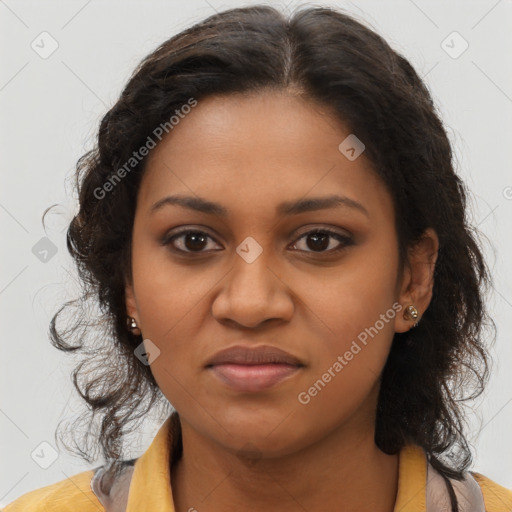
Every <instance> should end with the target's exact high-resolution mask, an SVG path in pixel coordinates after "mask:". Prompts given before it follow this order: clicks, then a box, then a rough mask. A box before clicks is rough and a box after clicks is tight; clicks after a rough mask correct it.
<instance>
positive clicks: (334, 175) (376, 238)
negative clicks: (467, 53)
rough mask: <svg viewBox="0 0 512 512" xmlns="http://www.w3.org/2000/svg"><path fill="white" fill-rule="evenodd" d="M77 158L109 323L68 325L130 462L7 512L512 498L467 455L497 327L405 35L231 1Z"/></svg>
mask: <svg viewBox="0 0 512 512" xmlns="http://www.w3.org/2000/svg"><path fill="white" fill-rule="evenodd" d="M77 172H78V175H77V178H78V179H77V186H78V192H79V201H80V210H79V212H78V214H77V215H76V216H75V218H74V219H73V221H72V222H71V225H70V227H69V231H68V246H69V249H70V251H71V254H72V255H73V257H74V258H75V260H76V263H77V265H78V269H79V271H80V276H81V278H82V282H83V284H84V295H83V297H82V303H80V304H81V305H82V306H83V311H84V312H85V311H86V310H85V306H86V305H87V304H88V301H89V300H93V301H94V300H97V301H98V302H99V304H100V306H101V311H102V312H103V314H104V316H103V317H102V318H100V321H101V322H103V323H99V324H98V325H103V326H106V333H107V334H110V335H104V336H98V335H97V332H94V331H93V330H92V323H93V322H92V320H91V319H90V318H87V319H86V322H87V323H88V324H91V325H89V326H88V330H87V333H89V334H90V333H94V334H95V335H90V339H88V338H87V337H85V339H84V333H83V331H82V327H83V325H84V318H83V317H82V318H80V317H78V318H77V320H76V325H75V326H74V327H75V329H74V330H69V329H68V330H67V331H66V332H64V333H63V332H60V331H59V330H58V329H57V327H56V317H57V316H58V314H57V315H56V317H55V318H54V321H53V324H52V337H53V341H54V343H55V345H56V346H57V347H58V348H60V349H62V350H66V351H78V352H80V351H82V352H83V354H84V360H83V362H82V364H81V365H80V366H79V367H78V368H77V369H76V371H75V374H74V380H75V385H76V387H77V389H78V390H79V392H80V393H81V395H82V397H83V398H84V400H85V401H86V402H87V404H88V406H89V408H90V411H91V413H92V417H89V416H87V415H86V416H84V418H83V419H84V421H86V422H87V425H89V424H91V423H92V425H93V426H94V425H96V426H97V428H98V429H99V432H98V434H97V438H94V437H93V440H94V443H95V446H96V447H98V448H101V450H102V455H103V456H104V458H105V461H104V462H105V463H104V464H103V465H101V466H97V467H96V468H95V469H93V470H91V471H86V472H83V473H80V474H78V475H75V476H73V477H71V478H70V479H67V480H63V481H62V482H59V483H57V484H53V485H50V486H48V487H45V488H43V489H39V490H35V491H32V492H31V493H28V494H26V495H25V496H22V497H21V498H19V499H18V500H16V501H15V502H13V503H12V504H11V505H9V506H8V507H7V508H6V509H5V510H6V512H15V511H21V510H23V511H36V510H37V511H38V510H56V511H60V510H74V511H78V510H80V511H82V510H83V511H93V510H94V511H95V510H107V511H121V510H122V511H124V510H126V511H129V512H135V511H138V512H139V511H149V510H158V511H172V510H175V511H177V512H185V511H189V512H190V511H195V510H197V511H199V512H201V511H224V510H228V509H232V508H235V507H238V508H239V509H242V510H244V511H248V512H251V511H260V510H262V509H268V510H277V509H279V510H281V511H283V510H284V511H296V510H308V511H313V510H344V511H356V510H357V511H372V512H375V511H379V512H391V511H395V512H396V511H404V512H405V511H407V512H409V511H410V512H420V511H421V512H423V511H428V512H433V511H440V510H452V511H455V510H458V511H472V512H476V511H480V512H481V511H484V510H486V511H489V512H498V511H510V510H512V492H511V491H509V490H507V489H505V488H504V487H502V486H500V485H499V484H498V483H495V482H493V481H491V480H490V479H488V478H486V477H485V476H483V475H481V474H479V473H476V472H471V471H469V469H468V468H469V466H470V464H471V461H472V457H471V453H470V450H469V447H468V444H467V442H466V439H465V436H464V429H463V420H464V414H463V410H462V409H461V404H460V403H461V401H462V400H463V399H467V398H470V397H474V396H477V395H479V394H480V393H481V392H482V390H483V387H484V385H485V382H486V379H487V375H488V367H487V347H486V345H485V343H484V340H483V327H484V326H485V325H486V323H489V324H492V321H491V320H490V318H488V315H487V313H486V309H485V305H484V303H483V293H484V288H485V286H486V285H488V284H489V283H490V276H489V273H488V269H487V266H486V263H485V261H484V259H483V256H482V252H481V249H480V247H479V243H478V240H477V238H476V230H475V229H474V228H473V227H472V226H470V225H469V224H468V222H467V217H466V213H467V212H466V189H465V186H464V184H463V182H462V181H461V180H460V178H459V177H458V176H457V175H456V173H455V172H454V169H453V166H452V150H451V147H450V143H449V141H448V138H447V135H446V132H445V130H444V128H443V125H442V122H441V120H440V119H439V117H438V115H437V113H436V110H435V107H434V104H433V101H432V99H431V97H430V94H429V92H428V91H427V89H426V87H425V85H424V84H423V83H422V81H421V80H420V79H419V77H418V75H417V74H416V72H415V71H414V70H413V68H412V67H411V65H410V64H409V63H408V62H407V61H406V60H405V59H404V58H403V57H402V56H400V55H399V54H397V53H396V52H395V51H393V50H392V49H391V48H390V47H389V45H388V44H387V43H386V42H385V41H384V40H383V39H382V38H381V37H380V36H378V35H377V34H376V33H374V32H373V31H371V30H369V29H368V28H366V27H365V26H363V25H362V24H361V23H359V22H357V21H355V20H354V19H352V18H351V17H349V16H348V15H346V14H344V13H342V12H339V11H335V10H331V9H327V8H308V9H304V10H301V11H299V12H297V13H296V14H294V15H293V16H292V17H291V18H290V19H286V18H285V17H284V16H283V15H282V14H280V13H279V12H278V11H276V10H275V9H273V8H271V7H264V6H256V7H250V8H243V9H234V10H229V11H225V12H222V13H220V14H217V15H215V16H212V17H210V18H208V19H207V20H205V21H204V22H202V23H200V24H198V25H195V26H193V27H192V28H190V29H188V30H186V31H184V32H182V33H181V34H179V35H177V36H175V37H173V38H171V39H170V40H169V41H167V42H165V43H164V44H162V45H161V46H160V47H159V48H158V49H157V50H156V51H155V52H154V53H152V54H151V55H149V56H148V57H147V58H146V59H145V60H144V61H143V62H142V63H141V64H140V66H139V67H138V68H137V70H136V71H135V73H134V74H133V76H132V77H131V79H130V81H129V83H128V84H127V86H126V87H125V89H124V91H123V92H122V94H121V96H120V98H119V100H118V102H117V103H116V104H115V105H114V107H113V108H112V109H111V110H110V111H109V112H108V113H107V114H106V115H105V117H104V119H103V120H102V122H101V126H100V129H99V137H98V143H97V147H96V148H95V149H94V150H93V151H92V152H90V153H88V154H86V155H84V157H83V158H82V159H81V160H80V161H79V165H78V171H77ZM87 333H86V334H87ZM78 338H80V340H78ZM156 404H163V405H164V410H165V411H166V414H167V418H166V420H165V421H164V423H163V424H162V426H161V428H160V430H159V432H158V434H157V436H156V437H155V439H154V441H153V442H152V444H151V446H150V447H149V448H148V450H147V451H146V452H145V453H144V454H143V455H142V456H141V457H139V458H138V459H132V460H125V459H123V450H122V448H123V443H122V441H123V438H124V435H125V434H126V433H127V432H128V431H129V430H130V428H131V429H133V428H135V427H136V426H137V421H140V420H141V419H143V418H144V417H145V416H146V415H147V413H148V412H149V410H150V409H151V408H152V407H153V406H154V405H156ZM169 404H172V407H173V409H172V413H171V414H168V412H169V411H170V409H166V408H165V406H166V405H169ZM95 422H96V423H95ZM93 431H94V429H93V428H92V427H91V428H90V429H89V431H88V435H87V437H86V439H85V441H86V445H87V446H86V448H87V449H85V448H82V449H81V452H82V453H83V454H84V456H85V457H87V456H89V458H88V459H87V460H93V459H92V457H91V456H90V454H89V453H88V452H89V450H88V448H89V447H90V443H89V444H88V441H89V437H88V436H89V434H90V433H91V432H93ZM91 435H92V434H91ZM77 446H78V445H77ZM82 446H84V445H83V444H82Z"/></svg>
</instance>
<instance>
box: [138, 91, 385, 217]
mask: <svg viewBox="0 0 512 512" xmlns="http://www.w3.org/2000/svg"><path fill="white" fill-rule="evenodd" d="M349 135H351V131H350V129H349V127H348V126H346V125H345V124H344V123H343V122H341V121H340V120H338V119H337V118H335V117H334V116H333V115H332V114H330V113H329V112H328V109H326V108H325V107H323V106H321V105H319V104H317V103H314V102H312V101H308V100H305V99H302V98H300V97H298V96H294V95H291V94H287V93H284V92H275V91H266V92H259V93H252V94H250V95H240V94H236V95H225V96H213V97H208V98H206V99H204V100H199V101H198V104H197V106H196V107H194V108H193V109H192V111H191V112H190V113H188V114H187V115H184V116H183V117H182V118H181V119H180V120H179V123H178V124H177V125H175V126H174V128H173V129H172V131H171V132H170V133H169V134H168V135H166V136H165V137H164V138H163V140H162V141H161V142H160V143H159V144H158V145H157V147H156V148H155V149H153V150H152V152H151V153H150V154H149V156H148V162H147V165H146V172H145V175H144V178H143V180H142V183H141V188H140V191H139V200H138V204H140V205H141V207H144V208H146V209H148V208H150V207H151V206H152V205H153V204H154V203H155V202H156V201H158V200H160V199H162V198H163V197H165V196H166V195H171V194H177V193H178V194H186V195H188V196H190V195H197V196H199V197H201V198H206V199H209V200H211V201H215V202H220V203H223V204H224V205H225V206H226V209H227V210H228V213H229V212H231V211H232V212H233V213H236V212H237V208H238V207H239V206H241V205H242V204H247V205H252V206H253V209H252V211H253V212H254V206H255V205H258V207H259V211H261V212H263V211H265V212H267V213H270V212H271V211H274V210H275V207H276V206H277V205H278V204H281V203H283V201H287V200H288V201H291V200H295V199H298V198H301V197H304V198H305V197H308V196H314V197H319V196H325V195H332V194H339V195H343V196H347V197H350V198H352V199H354V200H357V201H358V202H361V203H364V204H365V206H367V207H368V209H373V210H374V211H373V215H383V214H387V215H389V214H390V212H391V210H390V209H392V204H391V198H390V197H389V194H388V192H387V189H386V188H385V186H384V184H383V182H382V181H381V180H380V178H379V177H378V176H377V175H376V174H375V173H374V171H373V169H372V167H371V164H370V162H369V160H368V159H367V158H366V157H365V155H364V152H363V153H362V154H361V155H360V156H359V157H357V158H356V159H355V160H350V159H348V158H347V157H346V156H345V154H343V153H342V152H341V151H340V149H339V146H340V144H341V143H342V142H343V141H344V140H345V139H346V138H347V137H348V136H349ZM238 213H243V212H242V211H240V212H238ZM276 214H277V210H276Z"/></svg>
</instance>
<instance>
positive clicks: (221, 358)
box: [205, 345, 305, 392]
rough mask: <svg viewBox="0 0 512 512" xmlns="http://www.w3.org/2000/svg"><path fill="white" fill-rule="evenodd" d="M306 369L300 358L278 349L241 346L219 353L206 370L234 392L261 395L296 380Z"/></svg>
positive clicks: (207, 365)
mask: <svg viewBox="0 0 512 512" xmlns="http://www.w3.org/2000/svg"><path fill="white" fill-rule="evenodd" d="M304 366H305V365H304V364H303V363H302V362H301V361H300V360H299V359H298V358H296V357H295V356H292V355H291V354H289V353H287V352H285V351H283V350H281V349H278V348H276V347H270V346H259V347H253V348H247V347H244V346H241V345H238V346H234V347H229V348H227V349H224V350H222V351H220V352H217V354H215V355H214V357H213V358H212V359H210V361H209V362H208V363H207V364H206V366H205V368H206V369H207V370H209V371H210V372H211V373H212V374H213V375H214V376H215V377H216V378H217V379H219V380H220V381H222V382H223V383H224V384H227V385H228V386H229V387H230V388H232V389H235V390H237V391H244V392H258V391H264V390H266V389H269V388H271V387H274V386H276V385H277V384H278V383H280V382H282V381H284V380H286V379H288V378H290V377H292V376H293V375H295V374H297V373H298V372H299V370H300V369H301V368H303V367H304Z"/></svg>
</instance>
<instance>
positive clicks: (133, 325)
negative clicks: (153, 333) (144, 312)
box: [127, 316, 140, 334]
mask: <svg viewBox="0 0 512 512" xmlns="http://www.w3.org/2000/svg"><path fill="white" fill-rule="evenodd" d="M127 323H128V329H130V330H131V331H134V330H135V329H139V326H138V325H137V321H136V320H135V318H133V316H129V317H128V318H127ZM134 334H140V332H139V333H134Z"/></svg>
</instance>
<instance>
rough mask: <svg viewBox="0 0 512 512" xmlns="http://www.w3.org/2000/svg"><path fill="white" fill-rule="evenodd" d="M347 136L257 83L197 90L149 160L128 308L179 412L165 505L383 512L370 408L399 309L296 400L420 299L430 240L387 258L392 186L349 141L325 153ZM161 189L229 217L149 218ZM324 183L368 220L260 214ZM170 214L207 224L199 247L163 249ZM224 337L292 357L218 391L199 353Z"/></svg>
mask: <svg viewBox="0 0 512 512" xmlns="http://www.w3.org/2000/svg"><path fill="white" fill-rule="evenodd" d="M350 133H351V132H350V129H349V128H348V127H347V126H345V125H344V124H343V123H341V122H340V121H339V120H336V119H335V118H334V117H333V116H331V115H329V113H328V112H326V110H325V109H323V108H322V107H320V106H319V105H317V104H315V103H313V102H312V101H310V100H304V99H301V98H300V97H299V96H297V95H294V94H293V93H291V92H288V91H280V92H276V91H263V92H262V91H259V92H258V93H252V94H251V95H229V96H222V97H219V96H217V97H210V98H207V99H204V100H201V101H199V102H198V105H197V106H196V107H195V108H194V109H193V110H192V112H191V113H190V114H188V115H187V116H186V117H185V118H184V119H183V120H181V121H180V123H179V125H177V126H175V127H174V129H173V131H172V132H171V133H170V134H169V135H167V137H166V138H164V139H163V140H162V142H161V143H160V144H159V145H158V146H157V147H156V148H155V149H154V150H153V151H152V152H151V153H150V155H149V157H148V158H149V159H148V162H147V169H146V173H145V175H144V178H143V180H142V182H141V186H140V190H139V193H138V201H137V209H136V214H135V220H134V226H133V245H132V250H133V253H132V276H133V280H132V281H131V282H127V284H126V307H127V313H128V314H129V315H130V316H133V317H134V318H135V319H136V321H137V324H138V325H139V326H140V329H141V332H142V335H143V337H144V339H150V340H151V341H152V343H154V344H155V345H156V346H157V347H158V348H159V350H160V354H159V355H158V357H157V358H156V359H155V360H154V361H153V362H152V364H151V371H152V373H153V375H154V376H155V379H156V381H157V383H158V385H159V387H160V388H161V390H162V392H163V394H164V395H165V396H166V398H167V399H168V400H169V401H170V402H171V403H172V404H173V406H174V407H175V408H176V409H177V411H178V412H179V414H180V418H181V424H182V432H183V457H182V458H181V459H180V461H179V462H178V463H177V465H176V466H175V467H174V468H173V471H172V475H171V482H172V489H173V499H174V502H175V507H176V510H177V512H184V511H187V510H189V509H190V508H191V507H194V508H196V509H197V510H198V511H200V512H203V511H221V510H228V509H234V508H236V507H241V509H242V510H245V511H248V512H252V511H258V512H260V511H261V510H281V511H292V510H293V511H296V510H308V511H313V510H339V509H340V508H339V507H340V504H343V510H345V511H359V512H361V511H372V512H376V511H382V512H391V511H392V510H393V506H394V503H395V499H396V492H397V485H398V456H397V455H387V454H385V453H383V452H382V451H381V450H380V449H379V448H378V447H377V446H376V444H375V441H374V432H375V411H376V406H377V396H378V390H379V375H380V373H381V371H382V369H383V367H384V364H385V361H386V358H387V355H388V353H389V350H390V347H391V342H392V339H393V335H394V333H395V332H404V331H407V330H408V329H410V328H411V327H412V325H413V323H414V321H413V320H407V319H405V318H404V317H403V310H402V311H401V312H399V313H397V314H396V315H395V316H394V318H393V319H392V320H389V321H388V322H387V323H384V327H383V328H382V329H381V330H380V331H379V332H378V334H377V335H375V336H374V337H373V338H369V341H368V343H367V345H366V346H364V348H363V349H362V350H361V351H360V352H359V353H358V354H357V355H356V356H354V358H353V359H352V360H351V361H350V362H349V363H348V364H347V365H346V366H344V368H343V370H342V371H341V372H339V373H338V374H336V377H334V378H332V379H331V381H330V382H329V383H328V384H327V385H326V386H325V387H324V388H323V389H322V390H321V392H319V393H318V394H317V395H316V396H314V397H312V398H311V400H310V401H309V403H307V404H302V403H300V402H299V401H298V398H297V397H298V394H299V393H300V392H304V391H307V390H308V389H309V388H310V387H311V385H312V384H313V383H314V382H315V381H317V380H318V379H319V378H321V376H322V374H324V373H325V372H326V371H327V369H328V368H330V367H332V365H333V363H334V362H335V361H336V360H337V357H338V356H339V355H343V354H344V353H345V352H346V351H347V350H348V349H349V348H350V346H351V343H352V341H353V340H356V339H357V336H358V334H360V333H361V332H362V331H364V329H365V328H367V327H369V326H373V325H374V324H375V322H376V321H377V320H378V319H379V318H380V315H381V314H384V313H386V311H387V310H390V308H392V304H393V303H400V304H401V306H402V307H403V308H404V309H405V307H406V306H408V305H410V304H414V305H415V306H416V308H417V309H418V312H419V316H420V317H421V315H422V314H423V312H424V311H425V310H426V308H427V307H428V304H429V302H430V300H431V297H432V286H433V272H434V265H435V261H436V257H437V250H438V239H437V236H436V234H435V232H434V231H432V230H428V231H427V232H426V233H425V237H424V239H423V240H422V241H421V242H420V243H418V244H417V245H416V246H414V247H411V248H410V251H409V261H408V265H406V266H405V268H404V269H399V268H398V245H397V244H398V241H397V235H396V231H395V224H394V222H395V218H394V207H393V202H392V199H391V196H390V195H389V193H388V191H387V189H386V187H385V186H384V184H383V182H381V180H380V178H379V177H378V176H377V175H376V174H375V173H374V172H373V171H372V169H371V165H370V162H369V160H368V159H367V158H366V157H365V154H364V152H363V153H362V154H361V155H360V156H359V157H358V158H357V159H355V160H354V161H350V160H349V159H347V158H346V157H345V156H344V155H343V154H342V153H341V152H340V151H339V150H338V146H339V144H340V143H341V141H343V140H344V139H345V138H346V137H347V136H348V135H349V134H350ZM171 194H183V195H191V196H199V197H201V198H204V199H207V200H210V201H215V202H217V203H220V204H221V205H222V206H224V207H225V208H227V209H228V211H229V213H228V215H227V216H226V217H225V218H223V217H221V216H219V215H211V214H206V213H201V212H196V211H193V210H189V209H185V208H182V207H180V206H177V205H166V206H164V207H162V208H160V209H159V210H157V211H155V212H153V213H151V207H152V205H154V204H155V203H156V202H157V201H159V200H161V199H162V198H164V197H166V196H169V195H171ZM331 194H339V195H344V196H348V197H350V198H351V199H353V200H355V201H357V202H359V203H360V204H362V205H363V206H364V208H365V209H366V210H367V212H368V216H366V215H365V214H364V213H362V212H361V211H359V210H358V209H355V208H351V207H347V206H343V207H331V208H328V209H324V210H318V211H310V212H303V213H300V214H297V215H291V216H284V215H277V214H276V213H275V209H276V206H277V205H278V204H280V203H281V202H283V201H293V200H297V199H304V198H306V197H307V198H310V197H322V196H328V195H331ZM185 226H186V227H188V228H190V229H196V230H200V231H202V232H204V233H205V234H206V235H208V237H207V238H206V240H205V241H204V243H203V245H202V246H201V245H200V244H199V246H198V245H194V243H193V242H192V243H191V242H190V240H188V243H187V238H186V237H185V236H182V237H180V238H178V239H175V240H174V245H173V244H172V243H169V244H168V245H167V246H165V245H162V244H161V240H162V239H163V238H164V237H165V235H166V234H169V233H171V234H172V233H176V232H177V231H178V229H177V228H178V227H180V229H182V228H183V227H185ZM314 228H324V229H325V228H329V229H331V230H333V231H336V232H338V233H340V234H341V235H348V236H350V237H351V238H352V240H353V243H352V244H349V245H346V246H343V242H339V241H337V240H336V238H334V237H332V238H329V239H328V241H329V245H328V247H327V242H326V248H324V249H320V250H319V249H315V248H317V247H318V245H316V246H315V244H314V240H313V241H311V237H308V236H303V235H304V234H305V233H308V232H309V231H311V230H312V229H314ZM248 236H250V237H252V238H253V239H255V240H256V241H257V243H258V244H259V245H260V246H261V248H262V253H261V254H260V255H259V256H258V257H257V258H256V260H255V261H253V262H252V263H248V262H247V261H246V260H244V259H243V258H242V257H240V256H239V255H238V253H237V252H236V248H237V247H238V246H239V245H240V244H241V243H242V242H243V241H244V240H245V238H246V237H248ZM173 246H174V247H175V248H178V249H182V250H183V251H186V250H188V251H189V253H188V254H184V255H177V254H175V253H173V252H172V247H173ZM337 247H342V250H341V251H340V252H337V253H335V252H333V251H332V250H331V249H335V248H337ZM194 250H196V254H194V253H193V252H192V254H191V251H194ZM197 251H203V252H202V253H201V254H199V255H198V254H197ZM329 251H330V253H329ZM194 256H195V258H194ZM391 310H392V309H391ZM237 344H243V345H246V346H256V345H273V346H277V347H279V348H281V349H283V350H285V351H287V352H289V353H291V354H293V355H294V356H296V357H298V358H299V359H300V360H301V361H302V362H303V363H304V367H303V368H301V369H300V370H299V371H298V372H296V373H295V374H294V375H293V376H291V377H289V378H288V379H286V380H284V381H281V382H280V383H279V384H277V385H276V386H274V387H272V388H270V389H267V390H265V391H261V392H255V393H250V392H240V391H237V390H233V389H232V388H229V387H228V386H227V385H226V384H224V383H223V382H222V381H220V380H219V379H218V378H217V377H216V376H215V375H212V372H210V371H208V370H206V369H205V364H206V362H207V361H208V359H209V358H210V357H212V356H213V354H215V353H216V352H217V351H219V350H221V349H223V348H225V347H228V346H232V345H237ZM262 490H263V491H264V492H262Z"/></svg>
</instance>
